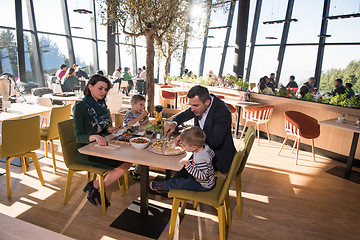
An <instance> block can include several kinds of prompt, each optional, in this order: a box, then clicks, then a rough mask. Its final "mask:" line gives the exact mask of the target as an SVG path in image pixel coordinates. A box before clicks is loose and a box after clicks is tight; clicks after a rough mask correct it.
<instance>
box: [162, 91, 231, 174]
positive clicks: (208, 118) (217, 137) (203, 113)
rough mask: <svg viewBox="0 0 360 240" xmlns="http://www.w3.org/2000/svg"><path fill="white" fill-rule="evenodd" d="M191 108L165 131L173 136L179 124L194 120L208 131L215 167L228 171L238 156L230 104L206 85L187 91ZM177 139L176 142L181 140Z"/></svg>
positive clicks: (218, 169) (207, 139)
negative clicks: (212, 92)
mask: <svg viewBox="0 0 360 240" xmlns="http://www.w3.org/2000/svg"><path fill="white" fill-rule="evenodd" d="M187 97H188V98H189V104H190V106H191V107H190V108H189V109H187V110H186V111H183V112H181V113H180V114H178V115H177V116H176V117H175V118H174V121H173V122H171V123H170V124H165V128H164V132H165V134H166V135H170V134H171V133H172V132H174V131H175V128H176V126H178V125H179V124H182V123H184V122H187V121H189V120H190V119H194V125H195V126H199V127H200V128H201V129H202V130H203V131H204V132H205V134H206V143H207V144H208V145H209V147H210V148H211V149H213V150H214V152H215V157H214V159H213V165H214V167H215V170H217V171H220V172H221V173H227V172H228V171H229V169H230V165H231V163H232V160H233V158H234V156H235V152H236V149H235V146H234V141H233V138H232V134H231V121H232V120H231V113H230V110H229V108H228V107H227V106H226V104H225V103H224V102H223V101H222V100H220V99H219V98H218V97H217V96H215V95H214V94H210V93H209V91H208V89H207V88H206V87H203V86H200V85H197V86H194V87H192V88H191V89H190V90H189V92H188V93H187ZM179 140H180V138H176V139H175V140H174V141H175V142H176V141H179Z"/></svg>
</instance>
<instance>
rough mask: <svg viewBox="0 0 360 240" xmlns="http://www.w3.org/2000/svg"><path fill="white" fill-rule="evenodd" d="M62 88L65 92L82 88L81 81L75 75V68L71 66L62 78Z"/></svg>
mask: <svg viewBox="0 0 360 240" xmlns="http://www.w3.org/2000/svg"><path fill="white" fill-rule="evenodd" d="M61 88H62V91H63V92H73V91H74V90H78V89H79V88H80V82H79V80H78V78H77V77H76V75H75V69H74V68H69V69H68V70H67V71H66V73H65V75H64V76H63V78H62V79H61Z"/></svg>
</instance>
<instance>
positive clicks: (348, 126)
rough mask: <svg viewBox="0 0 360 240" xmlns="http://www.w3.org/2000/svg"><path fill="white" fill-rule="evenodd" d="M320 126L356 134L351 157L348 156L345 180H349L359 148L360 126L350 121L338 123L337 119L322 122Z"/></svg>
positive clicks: (350, 153) (351, 148)
mask: <svg viewBox="0 0 360 240" xmlns="http://www.w3.org/2000/svg"><path fill="white" fill-rule="evenodd" d="M319 124H320V125H327V126H331V127H335V128H340V129H341V130H344V131H350V132H353V133H354V134H353V139H352V143H351V147H350V152H349V156H348V159H347V163H346V170H345V178H349V177H350V174H351V169H352V165H353V162H354V158H355V152H356V147H357V144H358V140H359V133H360V126H356V125H355V122H353V121H348V120H347V121H346V122H343V123H341V122H338V121H337V119H336V118H334V119H329V120H324V121H320V122H319Z"/></svg>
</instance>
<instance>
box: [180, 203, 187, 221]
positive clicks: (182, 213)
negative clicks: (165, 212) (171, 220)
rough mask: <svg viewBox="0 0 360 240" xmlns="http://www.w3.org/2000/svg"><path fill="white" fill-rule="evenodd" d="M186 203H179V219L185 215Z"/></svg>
mask: <svg viewBox="0 0 360 240" xmlns="http://www.w3.org/2000/svg"><path fill="white" fill-rule="evenodd" d="M185 209H186V201H181V209H180V217H183V216H184V215H185Z"/></svg>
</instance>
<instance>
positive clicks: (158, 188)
mask: <svg viewBox="0 0 360 240" xmlns="http://www.w3.org/2000/svg"><path fill="white" fill-rule="evenodd" d="M150 189H151V190H153V191H155V192H167V191H168V190H166V189H165V186H164V182H161V181H159V182H157V181H151V182H150Z"/></svg>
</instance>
